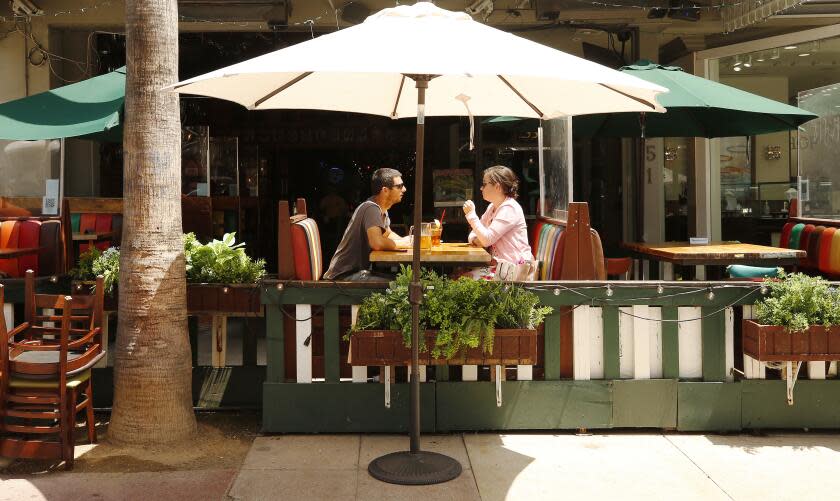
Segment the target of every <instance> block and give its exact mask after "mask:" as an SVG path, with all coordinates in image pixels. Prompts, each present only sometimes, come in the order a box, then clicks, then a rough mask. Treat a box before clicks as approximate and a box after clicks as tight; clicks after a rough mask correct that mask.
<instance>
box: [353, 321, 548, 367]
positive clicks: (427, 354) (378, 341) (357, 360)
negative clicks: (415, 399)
mask: <svg viewBox="0 0 840 501" xmlns="http://www.w3.org/2000/svg"><path fill="white" fill-rule="evenodd" d="M436 336H437V331H425V332H424V341H425V343H426V351H422V350H421V351H420V364H421V365H533V364H536V363H537V331H536V330H533V329H496V336H495V339H494V342H493V352H492V353H484V352H483V351H482V349H481V348H480V347H479V348H470V349H468V350H467V352H466V353H464V354H463V355H461V356H459V355H455V357H453V358H451V359H449V360H447V359H445V358H432V347H433V346H434V344H435V338H436ZM347 358H348V362H349V363H350V365H356V366H362V365H411V348H410V347H406V346H405V344H404V343H403V337H402V333H401V332H400V331H380V330H370V331H359V332H356V333H354V334H353V335H352V336H350V353H349V355H348V357H347Z"/></svg>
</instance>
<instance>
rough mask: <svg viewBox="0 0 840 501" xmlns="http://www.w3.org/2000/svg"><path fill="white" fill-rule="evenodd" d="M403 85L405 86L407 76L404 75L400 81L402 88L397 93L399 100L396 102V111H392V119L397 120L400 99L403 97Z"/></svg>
mask: <svg viewBox="0 0 840 501" xmlns="http://www.w3.org/2000/svg"><path fill="white" fill-rule="evenodd" d="M403 85H405V75H403V76H402V78H401V79H400V88H399V90H398V91H397V99H396V100H395V101H394V109H393V110H391V118H396V116H397V106H399V104H400V97H402V91H403Z"/></svg>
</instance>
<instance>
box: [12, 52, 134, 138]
mask: <svg viewBox="0 0 840 501" xmlns="http://www.w3.org/2000/svg"><path fill="white" fill-rule="evenodd" d="M124 100H125V67H124V66H123V67H122V68H120V69H118V70H116V71H112V72H111V73H107V74H105V75H100V76H98V77H93V78H89V79H87V80H83V81H81V82H77V83H74V84H70V85H65V86H64V87H59V88H57V89H53V90H49V91H47V92H42V93H40V94H35V95H34V96H28V97H24V98H21V99H17V100H14V101H9V102H7V103H3V104H0V139H11V140H35V139H58V138H64V137H83V138H86V139H94V140H98V141H114V142H121V141H122V126H121V124H122V114H123V101H124Z"/></svg>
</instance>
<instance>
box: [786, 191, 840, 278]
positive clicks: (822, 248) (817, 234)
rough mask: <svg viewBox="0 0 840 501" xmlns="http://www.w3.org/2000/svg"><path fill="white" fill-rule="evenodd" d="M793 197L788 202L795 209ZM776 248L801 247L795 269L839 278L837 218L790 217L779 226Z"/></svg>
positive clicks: (839, 230) (839, 257) (839, 245)
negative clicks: (777, 246)
mask: <svg viewBox="0 0 840 501" xmlns="http://www.w3.org/2000/svg"><path fill="white" fill-rule="evenodd" d="M796 209H797V203H796V200H793V201H792V202H791V205H790V212H791V214H796V212H797V210H796ZM779 247H782V248H785V249H799V250H804V251H805V252H806V253H807V256H806V257H804V258H802V259H801V260H800V262H799V265H798V266H797V269H798V271H803V272H805V273H812V274H820V275H822V276H824V277H826V278H829V279H834V280H836V279H840V220H831V219H811V218H799V217H791V218H789V219H788V221H787V222H786V223H785V225H784V226H783V227H782V234H781V238H780V240H779Z"/></svg>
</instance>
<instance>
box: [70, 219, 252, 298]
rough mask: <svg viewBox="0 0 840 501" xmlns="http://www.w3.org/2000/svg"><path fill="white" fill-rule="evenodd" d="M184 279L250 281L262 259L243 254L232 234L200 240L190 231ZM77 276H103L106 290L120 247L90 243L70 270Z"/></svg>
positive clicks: (116, 271) (116, 274) (114, 279)
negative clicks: (100, 248) (211, 239)
mask: <svg viewBox="0 0 840 501" xmlns="http://www.w3.org/2000/svg"><path fill="white" fill-rule="evenodd" d="M184 256H185V258H186V266H187V282H195V283H211V284H251V283H256V282H259V281H260V280H261V279H262V278H263V276H265V260H264V259H251V258H250V257H248V255H247V254H245V243H244V242H240V243H238V244H237V243H236V242H235V234H234V233H228V234H226V235H225V236H224V238H223V239H222V240H213V241H212V242H210V243H207V244H202V243H201V242H199V241H198V240H197V239H196V238H195V235H194V234H193V233H187V234H186V235H184ZM71 274H72V275H73V278H75V279H77V280H94V279H96V277H97V276H98V275H102V276H103V277H104V278H105V293H106V294H110V293H111V292H113V290H114V286H115V285H116V284H117V283H118V282H119V278H120V250H119V249H118V248H116V247H111V248H109V249H108V250H106V251H105V252H101V251H100V250H99V249H97V248H95V247H91V248H90V249H88V250H87V251H85V252H84V253H83V254H82V255H81V256H79V266H78V267H77V268H75V269H73V271H72V272H71Z"/></svg>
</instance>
